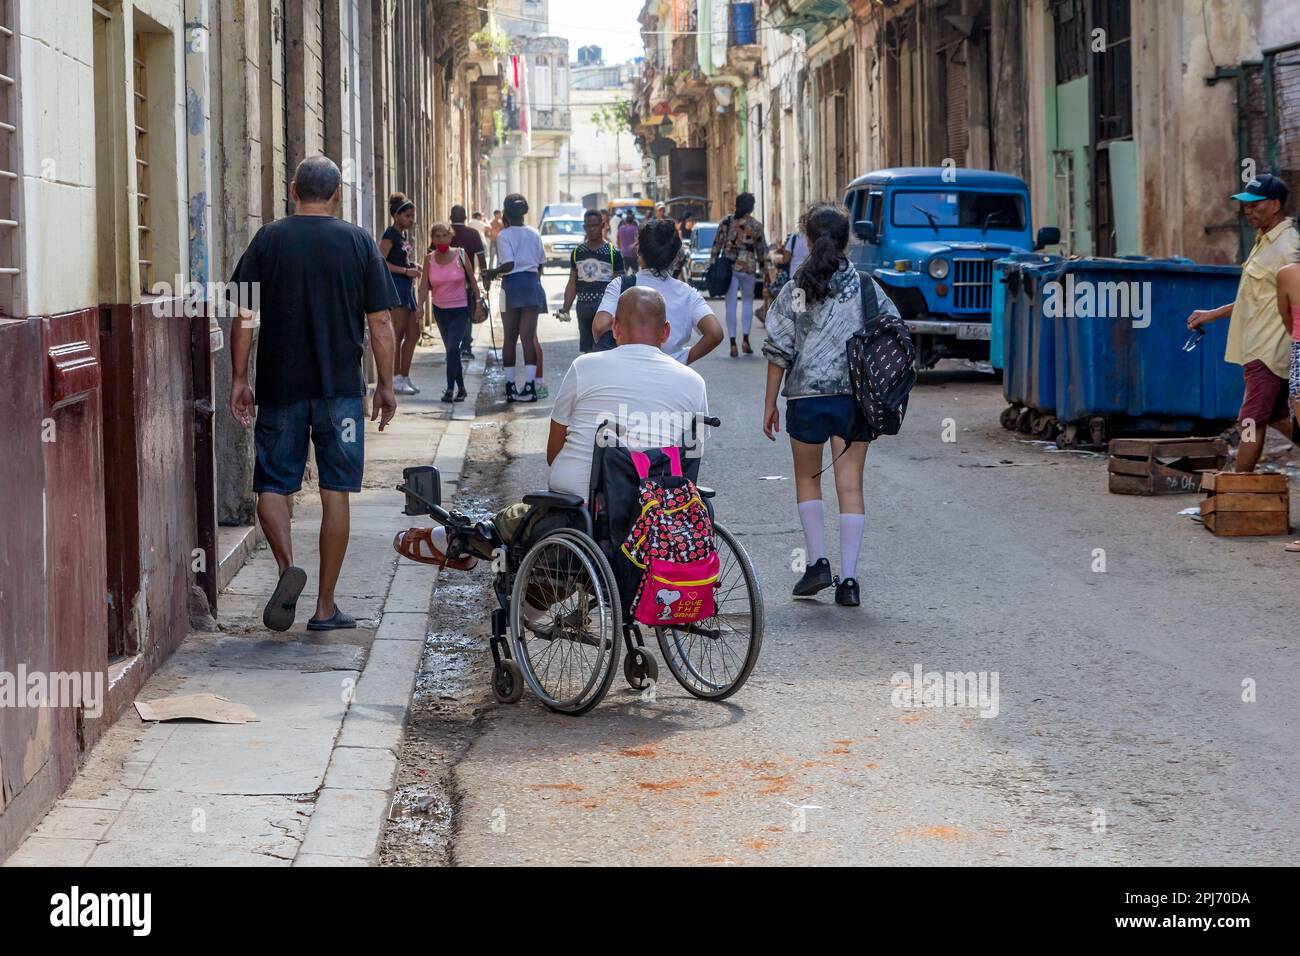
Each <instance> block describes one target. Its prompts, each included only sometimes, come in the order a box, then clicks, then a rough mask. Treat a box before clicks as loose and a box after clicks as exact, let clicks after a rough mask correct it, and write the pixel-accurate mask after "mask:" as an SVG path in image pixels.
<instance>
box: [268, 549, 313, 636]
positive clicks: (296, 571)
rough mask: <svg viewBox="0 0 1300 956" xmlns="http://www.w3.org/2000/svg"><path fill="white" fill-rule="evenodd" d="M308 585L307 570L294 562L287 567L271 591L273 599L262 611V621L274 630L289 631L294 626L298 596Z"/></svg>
mask: <svg viewBox="0 0 1300 956" xmlns="http://www.w3.org/2000/svg"><path fill="white" fill-rule="evenodd" d="M306 586H307V572H306V571H304V570H303V569H302V568H299V567H296V566H294V565H292V564H291V565H289V566H288V567H287V568H285V569H284V572H283V573H282V574H281V575H280V580H279V581H278V582H276V585H275V590H274V591H272V592H271V599H270V600H269V601H267V602H266V609H265V610H264V611H262V623H263V624H265V625H266V626H267V627H268V628H270V629H271V630H273V631H287V630H289V628H291V627H293V618H294V614H295V612H296V611H297V610H298V596H299V595H300V594H302V589H303V588H305V587H306Z"/></svg>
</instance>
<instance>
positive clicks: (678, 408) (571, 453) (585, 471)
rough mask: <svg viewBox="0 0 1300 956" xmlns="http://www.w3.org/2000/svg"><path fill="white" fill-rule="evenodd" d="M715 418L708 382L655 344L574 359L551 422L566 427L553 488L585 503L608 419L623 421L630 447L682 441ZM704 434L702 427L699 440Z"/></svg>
mask: <svg viewBox="0 0 1300 956" xmlns="http://www.w3.org/2000/svg"><path fill="white" fill-rule="evenodd" d="M708 413H709V403H708V398H707V395H706V392H705V388H704V379H703V378H701V377H700V374H699V373H698V372H696V371H695V370H694V369H691V368H687V367H686V366H685V365H683V364H682V363H681V362H678V361H675V360H674V359H673V358H672V357H671V356H669V355H668V354H667V353H665V352H661V351H660V350H659V349H657V348H655V347H654V346H653V345H620V346H619V347H618V348H616V349H611V350H609V351H607V352H588V353H587V354H586V355H580V356H578V357H577V358H576V359H574V360H573V364H571V365H570V366H569V370H568V372H566V373H565V375H564V380H563V381H562V382H560V387H559V388H558V389H557V390H556V392H555V405H554V407H553V408H552V409H551V420H552V421H554V422H557V423H558V424H560V425H563V426H565V428H566V429H567V433H566V435H565V438H564V447H563V448H562V449H561V450H560V453H559V454H558V455H557V456H556V457H555V461H554V462H553V463H552V465H551V476H550V488H551V490H552V491H567V492H569V493H570V494H575V495H581V496H582V497H583V498H584V499H585V498H586V497H587V492H588V490H589V486H590V484H591V456H592V452H593V451H594V450H595V447H596V429H597V428H599V427H600V423H601V422H602V421H606V420H609V421H614V422H618V423H620V424H621V425H622V426H623V428H624V430H625V433H626V435H627V444H628V446H629V447H632V448H660V447H664V446H667V445H672V444H676V443H678V442H680V441H681V440H682V437H683V433H684V430H685V429H687V428H689V427H690V425H691V423H692V422H694V421H696V419H697V417H698V416H700V415H707V414H708ZM703 434H704V431H703V429H702V428H701V429H700V430H699V431H698V432H697V435H698V436H700V437H702V436H703Z"/></svg>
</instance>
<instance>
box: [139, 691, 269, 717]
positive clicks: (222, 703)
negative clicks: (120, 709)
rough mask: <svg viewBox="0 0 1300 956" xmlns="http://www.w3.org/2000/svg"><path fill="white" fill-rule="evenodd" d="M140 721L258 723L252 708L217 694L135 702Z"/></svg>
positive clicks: (189, 695) (187, 695) (186, 695)
mask: <svg viewBox="0 0 1300 956" xmlns="http://www.w3.org/2000/svg"><path fill="white" fill-rule="evenodd" d="M135 712H136V713H137V714H139V715H140V719H141V720H159V721H161V720H206V721H208V722H209V723H214V724H246V723H249V722H250V721H256V720H257V714H255V713H254V712H253V709H252V708H251V707H247V706H245V705H244V704H236V703H235V702H234V701H232V700H231V699H230V698H229V697H220V696H218V695H217V694H185V695H182V696H180V697H161V698H159V699H158V700H137V701H136V702H135Z"/></svg>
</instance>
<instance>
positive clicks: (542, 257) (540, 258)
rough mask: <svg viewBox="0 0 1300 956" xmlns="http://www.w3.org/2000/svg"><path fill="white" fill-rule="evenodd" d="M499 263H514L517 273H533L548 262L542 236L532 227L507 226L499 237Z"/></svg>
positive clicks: (513, 270) (513, 271)
mask: <svg viewBox="0 0 1300 956" xmlns="http://www.w3.org/2000/svg"><path fill="white" fill-rule="evenodd" d="M497 261H498V262H513V263H514V264H515V267H514V268H513V269H511V270H510V275H514V274H515V273H516V272H533V271H535V270H536V269H537V267H538V266H540V265H542V264H543V263H544V262H546V250H545V249H544V248H543V247H542V236H541V233H539V232H538V231H537V230H536V229H534V228H533V227H532V226H507V227H506V228H505V229H502V230H501V234H500V235H499V236H497Z"/></svg>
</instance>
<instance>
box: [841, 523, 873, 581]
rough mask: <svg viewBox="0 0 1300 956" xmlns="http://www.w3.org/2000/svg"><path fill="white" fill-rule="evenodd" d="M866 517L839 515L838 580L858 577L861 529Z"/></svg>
mask: <svg viewBox="0 0 1300 956" xmlns="http://www.w3.org/2000/svg"><path fill="white" fill-rule="evenodd" d="M866 521H867V518H866V515H855V514H847V515H846V514H842V513H841V514H840V580H841V581H844V580H847V579H848V578H856V577H857V576H858V551H860V550H861V549H862V528H863V526H864V525H865V524H866Z"/></svg>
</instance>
